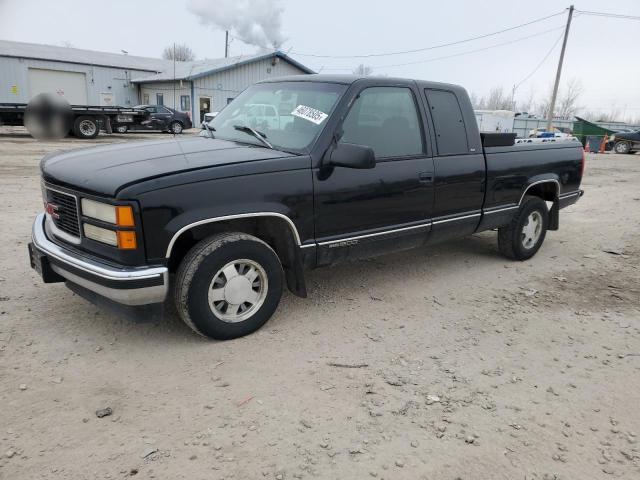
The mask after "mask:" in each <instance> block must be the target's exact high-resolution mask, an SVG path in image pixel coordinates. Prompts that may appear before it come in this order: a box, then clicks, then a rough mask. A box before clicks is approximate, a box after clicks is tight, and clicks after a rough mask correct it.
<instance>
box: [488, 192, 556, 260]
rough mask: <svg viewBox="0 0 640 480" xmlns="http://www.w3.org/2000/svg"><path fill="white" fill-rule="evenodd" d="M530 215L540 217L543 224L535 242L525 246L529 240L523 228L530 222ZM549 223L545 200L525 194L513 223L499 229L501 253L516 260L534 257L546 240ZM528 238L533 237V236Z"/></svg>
mask: <svg viewBox="0 0 640 480" xmlns="http://www.w3.org/2000/svg"><path fill="white" fill-rule="evenodd" d="M534 212H537V214H538V216H539V218H538V217H536V216H535V213H534ZM530 215H533V216H534V219H538V221H540V222H541V225H540V231H539V233H538V236H537V239H536V240H535V242H533V243H530V244H528V245H526V246H525V244H526V243H528V242H527V241H525V234H524V233H523V230H524V228H525V226H527V225H528V224H529V220H530ZM548 225H549V209H548V208H547V204H546V203H545V201H544V200H542V199H541V198H539V197H532V196H525V197H524V199H523V201H522V205H521V206H520V209H519V210H518V212H517V213H516V215H515V216H514V217H513V219H512V220H511V223H510V224H509V225H505V226H504V227H500V228H499V229H498V248H499V249H500V253H502V254H503V255H504V256H505V257H507V258H512V259H514V260H527V259H529V258H531V257H533V256H534V255H535V254H536V252H537V251H538V250H539V249H540V247H541V246H542V243H543V242H544V238H545V236H546V234H547V227H548ZM536 231H537V230H536ZM526 238H528V239H529V240H531V239H532V237H526Z"/></svg>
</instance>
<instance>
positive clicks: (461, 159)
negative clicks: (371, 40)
mask: <svg viewBox="0 0 640 480" xmlns="http://www.w3.org/2000/svg"><path fill="white" fill-rule="evenodd" d="M258 99H259V103H261V104H266V105H272V106H274V107H276V110H277V112H278V116H279V117H280V121H279V122H277V123H273V124H267V125H266V128H265V129H264V131H259V130H257V129H255V128H253V127H251V126H249V125H248V124H250V123H251V120H252V119H251V117H249V116H248V115H247V113H246V110H251V109H245V108H244V107H245V106H249V105H252V104H256V103H258V102H257V100H258ZM232 106H233V107H234V108H225V109H224V110H222V111H221V112H220V113H219V115H218V116H217V117H216V118H215V119H214V120H213V121H212V122H211V123H212V125H211V127H212V129H211V130H206V131H203V132H201V134H200V136H198V137H195V138H190V139H181V140H174V139H171V140H157V141H148V142H145V143H137V144H136V145H132V146H126V145H122V144H119V145H110V146H100V147H95V148H92V149H89V150H84V151H78V150H74V151H72V152H69V153H64V152H63V153H56V154H52V155H50V156H48V157H45V158H44V159H43V161H42V162H41V170H42V180H43V195H44V202H45V211H44V212H43V213H42V214H40V215H38V217H37V218H36V219H35V222H34V224H33V234H32V237H33V240H32V243H31V244H30V245H29V255H30V260H31V265H32V267H33V268H34V269H36V270H37V271H38V272H39V273H40V274H41V275H42V277H43V279H44V281H45V282H46V283H50V282H62V281H66V282H67V284H68V285H70V286H71V287H72V288H74V289H75V290H76V291H82V292H85V293H87V295H89V294H91V295H93V296H95V295H98V296H100V297H106V298H107V299H110V300H112V301H115V302H118V303H122V304H125V305H133V306H136V305H148V304H157V303H160V302H164V301H165V300H166V299H167V297H168V296H169V295H170V292H171V297H172V299H173V301H174V302H175V305H176V307H177V311H178V313H179V315H180V317H181V318H182V319H183V320H184V321H185V323H186V324H187V325H189V326H190V327H191V328H192V329H193V330H195V331H196V332H197V333H199V334H202V335H205V336H208V337H211V338H216V339H230V338H235V337H239V336H242V335H246V334H248V333H251V332H253V331H254V330H256V329H258V328H259V327H261V326H262V325H263V324H264V323H265V322H266V321H267V320H268V319H269V318H270V317H271V316H272V315H273V313H274V312H275V310H276V308H277V306H278V303H279V301H280V296H281V294H282V289H283V286H284V285H285V284H286V286H287V287H288V288H289V290H291V291H292V292H293V293H294V294H296V295H299V296H301V297H306V295H307V289H306V284H305V275H304V270H305V268H315V267H319V266H323V265H330V264H333V263H337V262H341V261H345V260H351V259H357V258H363V257H369V256H373V255H379V254H383V253H386V252H391V251H398V250H404V249H408V248H414V247H422V248H425V247H426V248H428V247H429V245H431V244H434V243H436V242H442V241H447V240H450V239H453V238H458V237H462V236H465V235H471V234H473V233H476V232H482V231H487V230H493V229H497V230H498V234H497V238H498V246H499V250H500V251H501V252H502V253H503V254H504V255H505V256H506V257H508V258H510V259H514V260H527V259H529V258H531V257H533V256H534V255H535V254H536V252H537V251H538V249H539V248H540V247H541V245H542V243H543V241H544V239H545V235H546V233H547V230H557V229H558V228H559V215H560V214H559V212H560V209H562V208H564V207H566V206H568V205H571V204H573V203H575V202H576V201H577V200H578V199H579V198H580V197H581V195H582V193H583V192H582V190H580V182H581V179H582V175H583V171H584V152H583V150H582V146H581V145H580V143H579V142H577V141H573V140H566V141H562V142H548V143H545V142H542V141H540V142H533V141H532V142H530V143H523V144H518V145H514V138H515V134H495V133H494V134H483V135H482V136H481V135H480V134H479V132H478V127H477V125H476V122H475V117H474V113H473V109H472V107H471V102H470V101H469V97H468V95H467V92H466V91H465V90H464V89H463V88H461V87H458V86H455V85H448V84H441V83H433V82H426V81H414V80H405V79H393V78H375V77H363V78H360V77H356V76H332V75H300V76H292V77H286V78H283V79H280V80H269V81H264V82H261V83H258V84H256V85H254V86H252V87H250V88H248V89H247V90H245V91H244V92H243V93H241V94H240V95H239V96H238V97H237V98H236V99H235V100H234V102H233V104H232ZM547 202H549V204H550V205H552V206H551V208H550V209H549V208H548V206H547ZM469 274H470V275H473V271H470V272H469ZM523 275H524V276H523V281H524V282H526V281H527V278H526V275H525V274H524V273H523ZM425 288H428V285H425Z"/></svg>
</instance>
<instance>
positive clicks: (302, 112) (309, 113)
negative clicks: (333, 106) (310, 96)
mask: <svg viewBox="0 0 640 480" xmlns="http://www.w3.org/2000/svg"><path fill="white" fill-rule="evenodd" d="M291 115H294V116H296V117H300V118H304V119H305V120H309V121H310V122H313V123H315V124H316V125H320V124H321V123H322V122H324V119H325V118H327V117H328V116H329V115H327V114H326V113H324V112H321V111H320V110H316V109H315V108H311V107H307V106H306V105H298V106H297V107H296V108H295V109H294V110H293V112H291Z"/></svg>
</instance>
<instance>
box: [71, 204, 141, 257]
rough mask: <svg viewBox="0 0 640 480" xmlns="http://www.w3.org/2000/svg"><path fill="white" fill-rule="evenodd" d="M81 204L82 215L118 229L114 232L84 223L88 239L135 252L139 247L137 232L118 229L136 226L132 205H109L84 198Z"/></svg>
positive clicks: (85, 234) (83, 227) (83, 226)
mask: <svg viewBox="0 0 640 480" xmlns="http://www.w3.org/2000/svg"><path fill="white" fill-rule="evenodd" d="M80 203H81V206H82V215H84V216H85V217H88V218H94V219H96V220H101V221H103V222H106V223H110V224H112V225H114V226H115V227H116V229H114V230H112V229H110V228H104V227H99V226H97V225H92V224H90V223H83V224H82V229H83V231H84V236H85V237H86V238H90V239H92V240H95V241H97V242H102V243H106V244H107V245H112V246H114V247H118V248H119V249H120V250H133V249H136V248H137V247H138V243H137V239H136V232H134V231H133V230H120V229H118V227H134V226H135V219H134V217H133V207H131V206H130V205H109V204H108V203H103V202H96V201H95V200H90V199H88V198H83V199H82V200H81V202H80Z"/></svg>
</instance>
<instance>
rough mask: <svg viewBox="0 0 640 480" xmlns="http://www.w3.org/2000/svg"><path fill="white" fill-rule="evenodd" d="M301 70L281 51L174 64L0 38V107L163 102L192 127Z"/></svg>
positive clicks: (302, 66)
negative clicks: (257, 87) (57, 100)
mask: <svg viewBox="0 0 640 480" xmlns="http://www.w3.org/2000/svg"><path fill="white" fill-rule="evenodd" d="M174 72H175V76H174ZM306 73H313V72H312V71H311V70H310V69H309V68H307V67H305V66H304V65H301V64H300V63H298V62H296V61H295V60H293V59H291V58H290V57H288V56H287V55H285V54H284V53H282V52H269V53H263V54H257V55H250V56H238V57H230V58H223V59H214V60H201V61H195V62H175V63H174V62H172V61H169V60H162V59H159V58H147V57H137V56H133V55H126V54H116V53H106V52H96V51H92V50H82V49H78V48H68V47H57V46H54V45H39V44H33V43H22V42H10V41H6V40H0V103H27V102H28V101H29V100H30V99H31V98H32V97H34V96H35V95H37V94H39V93H56V94H58V95H61V96H63V97H65V98H66V99H67V100H68V101H69V103H71V104H73V105H119V106H124V107H132V106H134V105H139V104H151V105H154V104H163V105H165V106H167V107H171V108H175V109H176V110H181V111H184V112H188V113H190V114H191V118H192V119H193V120H194V125H195V126H199V124H200V119H201V118H202V116H203V115H204V113H206V112H213V111H218V110H220V109H221V108H222V107H224V106H225V105H226V104H227V103H228V102H229V101H230V99H232V98H234V97H235V96H236V95H237V94H238V93H240V92H241V91H242V90H244V89H245V88H247V87H248V86H250V85H252V84H253V83H255V82H257V81H259V80H263V79H265V78H270V77H276V76H283V75H295V74H306Z"/></svg>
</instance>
